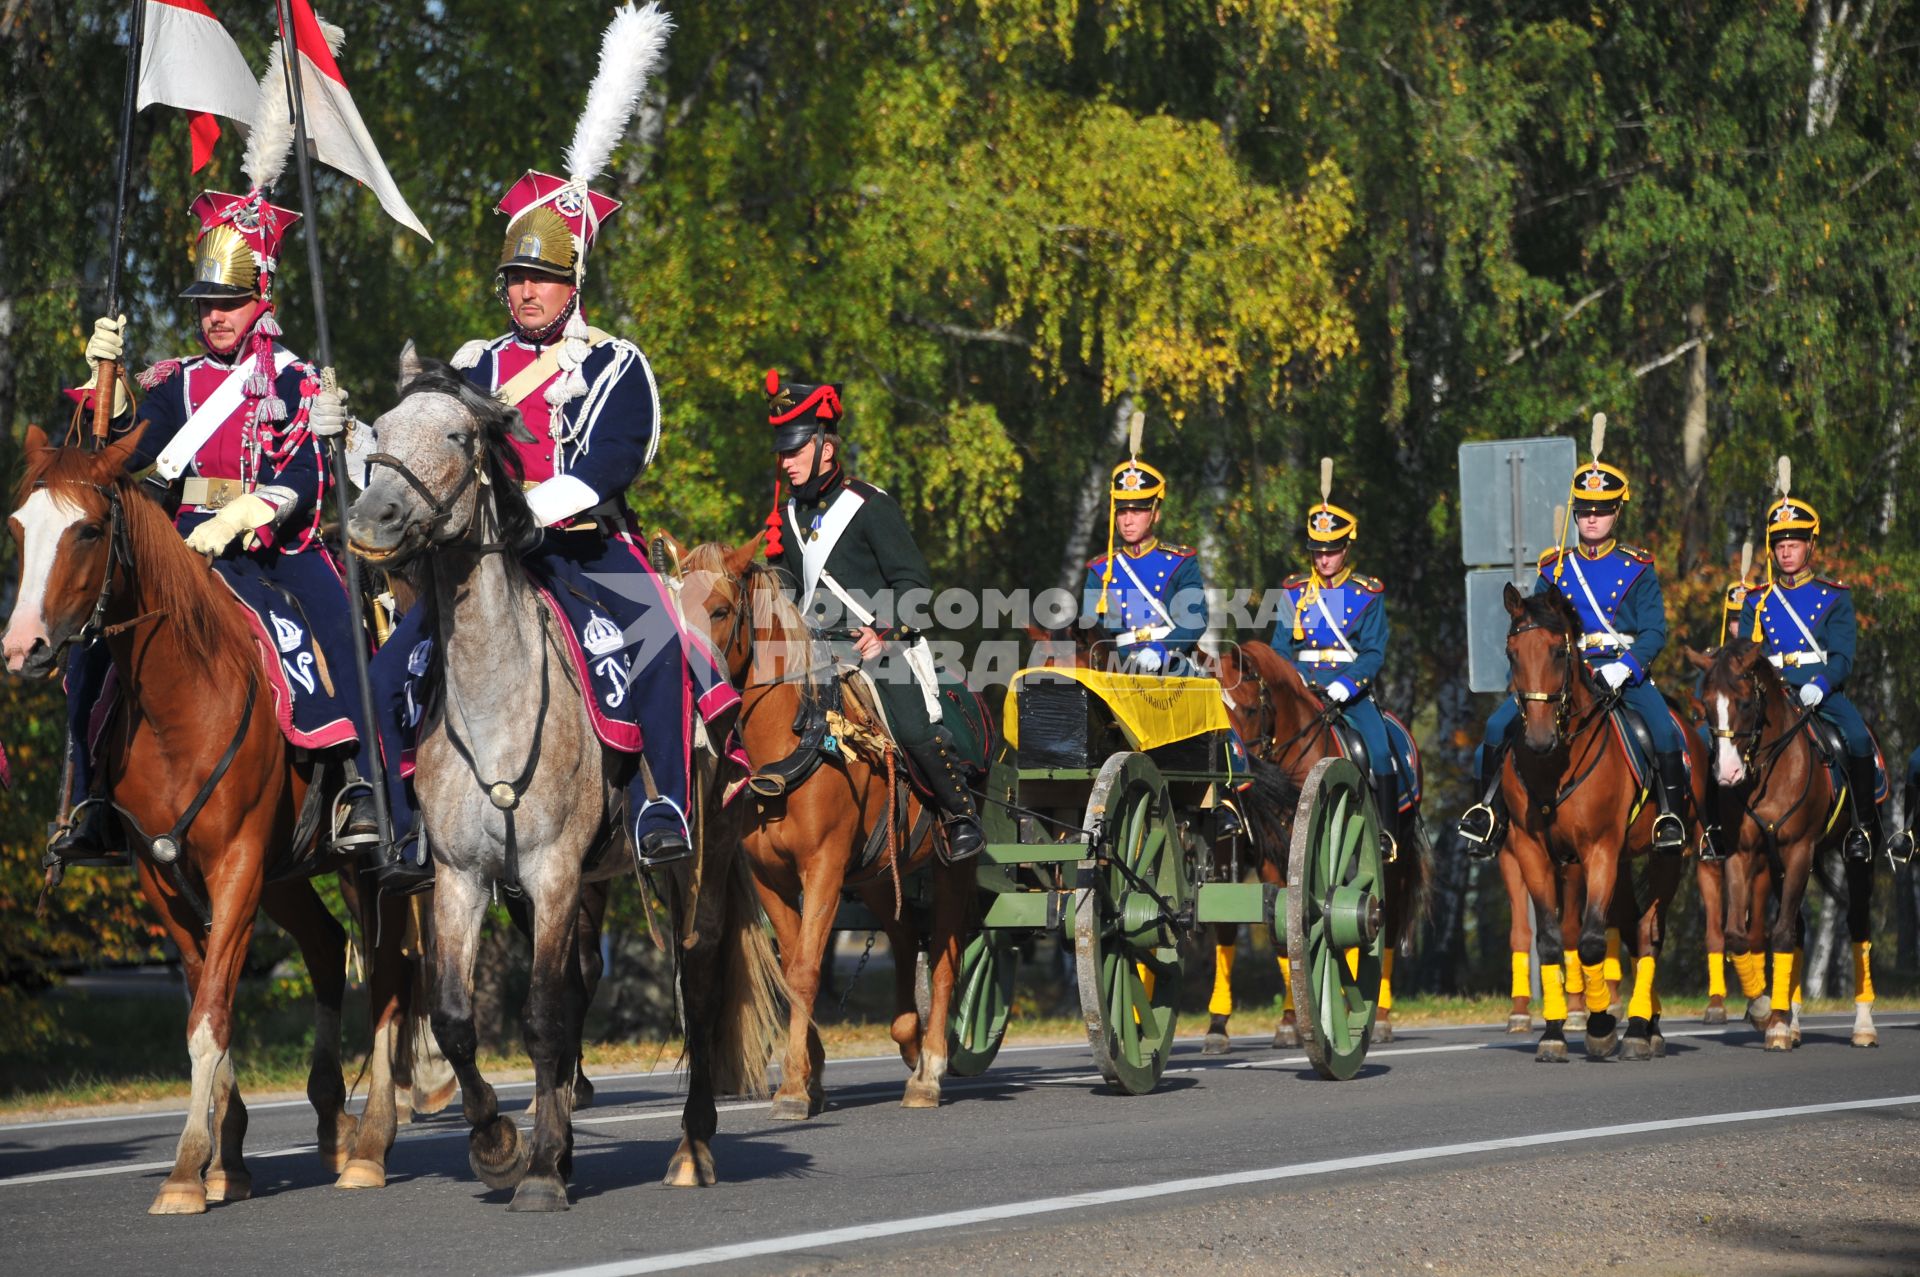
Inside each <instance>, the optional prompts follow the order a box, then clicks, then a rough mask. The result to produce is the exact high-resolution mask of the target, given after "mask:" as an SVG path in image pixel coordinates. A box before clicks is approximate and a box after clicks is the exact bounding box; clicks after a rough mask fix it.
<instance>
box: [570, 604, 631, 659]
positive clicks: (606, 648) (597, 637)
mask: <svg viewBox="0 0 1920 1277" xmlns="http://www.w3.org/2000/svg"><path fill="white" fill-rule="evenodd" d="M580 645H581V646H582V647H584V648H586V649H587V651H589V652H591V653H592V654H593V655H595V656H606V655H607V654H608V653H610V652H617V651H619V650H620V649H621V648H623V647H625V646H626V645H627V643H626V639H625V637H624V636H623V635H622V634H621V633H620V627H619V626H617V625H615V624H614V623H613V622H612V621H610V620H608V619H607V618H606V617H604V616H602V615H601V614H600V613H598V612H595V613H594V614H593V615H592V616H591V617H589V618H587V624H586V626H585V628H583V629H582V630H581V631H580Z"/></svg>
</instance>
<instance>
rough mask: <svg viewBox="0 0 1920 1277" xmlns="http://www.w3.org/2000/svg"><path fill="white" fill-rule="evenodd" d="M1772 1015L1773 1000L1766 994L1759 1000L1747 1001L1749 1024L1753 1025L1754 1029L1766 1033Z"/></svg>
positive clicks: (1758, 998) (1749, 999) (1750, 999)
mask: <svg viewBox="0 0 1920 1277" xmlns="http://www.w3.org/2000/svg"><path fill="white" fill-rule="evenodd" d="M1772 1015H1773V999H1772V998H1770V997H1768V996H1767V995H1766V994H1764V993H1763V994H1761V995H1760V996H1759V997H1757V998H1748V999H1747V1010H1746V1018H1747V1023H1748V1024H1751V1025H1752V1026H1753V1027H1754V1028H1756V1029H1759V1030H1761V1031H1763V1032H1764V1031H1765V1030H1766V1027H1767V1020H1768V1018H1769V1017H1771V1016H1772Z"/></svg>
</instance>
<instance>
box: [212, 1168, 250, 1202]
mask: <svg viewBox="0 0 1920 1277" xmlns="http://www.w3.org/2000/svg"><path fill="white" fill-rule="evenodd" d="M205 1182H206V1186H207V1200H208V1201H209V1202H244V1201H246V1200H247V1199H248V1198H249V1197H252V1196H253V1176H252V1175H250V1174H248V1173H247V1172H246V1171H210V1172H209V1173H208V1174H207V1177H206V1181H205Z"/></svg>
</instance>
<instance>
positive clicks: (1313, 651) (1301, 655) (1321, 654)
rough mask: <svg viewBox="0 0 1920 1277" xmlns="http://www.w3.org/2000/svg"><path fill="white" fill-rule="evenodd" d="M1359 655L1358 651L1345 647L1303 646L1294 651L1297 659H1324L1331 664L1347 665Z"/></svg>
mask: <svg viewBox="0 0 1920 1277" xmlns="http://www.w3.org/2000/svg"><path fill="white" fill-rule="evenodd" d="M1358 656H1359V653H1358V652H1349V651H1347V650H1346V649H1345V648H1343V647H1303V648H1301V649H1300V650H1299V651H1298V652H1296V653H1294V659H1295V660H1301V661H1324V662H1326V663H1327V664H1329V665H1345V664H1346V663H1347V662H1348V661H1351V660H1354V659H1356V658H1357V657H1358Z"/></svg>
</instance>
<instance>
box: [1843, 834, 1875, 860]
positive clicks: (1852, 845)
mask: <svg viewBox="0 0 1920 1277" xmlns="http://www.w3.org/2000/svg"><path fill="white" fill-rule="evenodd" d="M1840 854H1841V855H1842V856H1844V857H1846V858H1847V859H1848V860H1850V861H1852V862H1853V863H1854V864H1865V863H1866V862H1868V861H1870V860H1872V859H1873V836H1872V835H1871V834H1869V833H1868V832H1867V829H1866V826H1865V825H1855V826H1853V827H1852V828H1851V829H1849V830H1847V836H1846V838H1845V839H1844V840H1843V841H1842V842H1841V844H1840Z"/></svg>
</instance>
